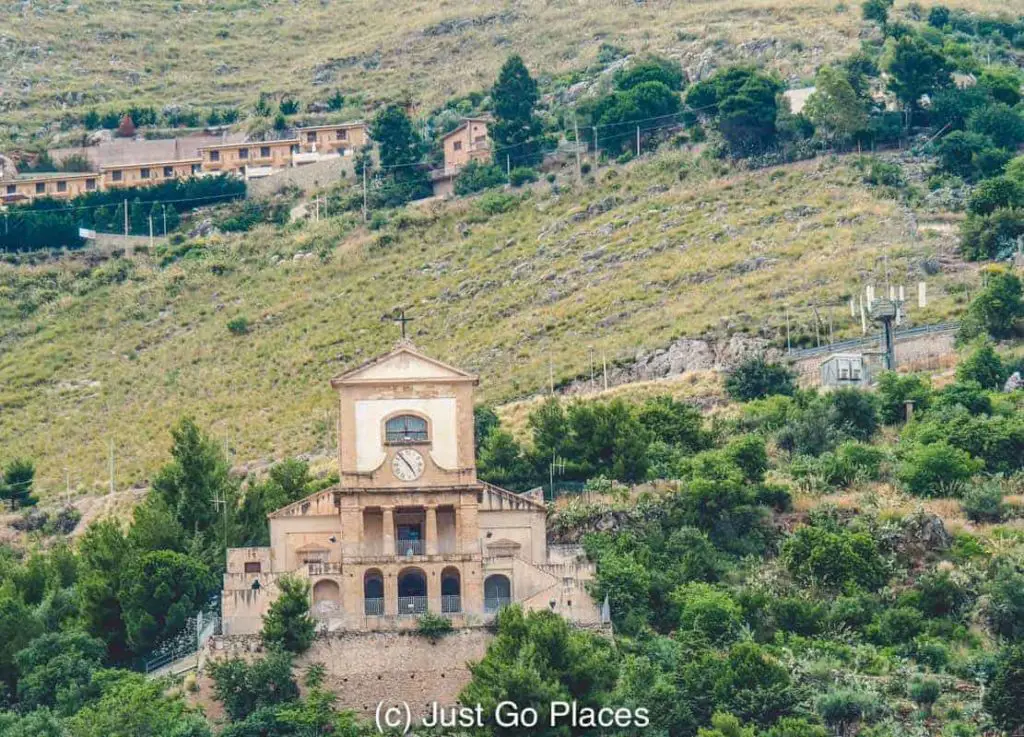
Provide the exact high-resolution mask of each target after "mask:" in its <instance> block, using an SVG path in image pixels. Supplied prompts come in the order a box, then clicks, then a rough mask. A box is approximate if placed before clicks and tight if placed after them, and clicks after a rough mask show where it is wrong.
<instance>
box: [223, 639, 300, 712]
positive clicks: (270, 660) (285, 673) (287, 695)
mask: <svg viewBox="0 0 1024 737" xmlns="http://www.w3.org/2000/svg"><path fill="white" fill-rule="evenodd" d="M210 677H211V678H212V679H213V692H214V695H215V696H216V697H217V700H218V701H220V702H221V703H222V704H223V705H224V711H225V712H227V714H228V717H230V719H231V721H233V722H241V721H243V720H245V719H247V718H248V717H249V716H250V715H252V714H254V713H256V712H257V711H259V710H260V709H265V708H267V707H273V706H277V705H279V704H284V703H290V702H294V701H296V700H297V699H298V698H299V686H298V684H297V683H296V682H295V678H294V676H293V675H292V659H291V655H289V654H288V653H286V652H282V651H276V650H275V651H271V652H269V653H267V654H266V655H265V656H264V657H262V658H259V659H258V660H254V661H253V662H251V663H248V662H246V661H245V660H243V659H242V658H227V659H225V660H218V661H214V662H213V663H212V664H211V666H210Z"/></svg>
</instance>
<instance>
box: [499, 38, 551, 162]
mask: <svg viewBox="0 0 1024 737" xmlns="http://www.w3.org/2000/svg"><path fill="white" fill-rule="evenodd" d="M538 99H539V93H538V91H537V82H536V81H535V80H534V79H533V77H531V76H530V72H529V70H527V68H526V64H524V63H523V59H522V57H520V56H519V55H518V54H513V55H512V56H510V57H509V58H508V59H507V60H506V61H505V63H504V64H503V65H502V67H501V71H500V72H499V73H498V79H497V81H496V82H495V83H494V87H493V88H492V89H491V102H492V105H493V110H494V123H493V125H492V126H491V131H490V132H491V139H492V140H493V141H494V146H495V156H496V157H499V158H501V157H508V159H509V161H510V162H511V165H512V166H514V167H518V166H534V165H536V164H537V163H538V162H539V161H540V157H541V151H540V146H539V145H538V144H539V138H540V134H541V125H540V121H539V120H537V116H536V115H535V114H534V108H535V107H536V105H537V100H538Z"/></svg>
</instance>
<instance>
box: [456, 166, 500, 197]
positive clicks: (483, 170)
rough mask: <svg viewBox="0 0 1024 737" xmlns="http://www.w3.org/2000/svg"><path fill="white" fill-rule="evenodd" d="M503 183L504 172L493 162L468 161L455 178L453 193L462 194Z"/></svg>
mask: <svg viewBox="0 0 1024 737" xmlns="http://www.w3.org/2000/svg"><path fill="white" fill-rule="evenodd" d="M504 184H505V172H503V171H502V170H501V168H500V167H497V166H494V165H493V164H481V163H480V162H479V161H470V162H469V163H468V164H466V165H465V166H464V167H463V168H462V171H461V172H459V176H457V177H456V178H455V194H457V195H460V196H464V195H469V194H474V193H476V192H482V191H483V190H485V189H490V188H491V187H500V186H502V185H504Z"/></svg>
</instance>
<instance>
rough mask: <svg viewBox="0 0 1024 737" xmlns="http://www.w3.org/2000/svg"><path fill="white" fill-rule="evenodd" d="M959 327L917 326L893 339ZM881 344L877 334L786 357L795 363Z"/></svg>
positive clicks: (789, 354)
mask: <svg viewBox="0 0 1024 737" xmlns="http://www.w3.org/2000/svg"><path fill="white" fill-rule="evenodd" d="M959 327H960V323H959V322H940V323H936V324H934V325H919V326H918V327H914V328H907V329H906V330H897V331H895V337H896V342H899V341H901V340H907V339H908V338H916V337H918V336H920V335H929V334H934V333H949V332H952V331H954V330H957V329H958V328H959ZM881 342H882V337H881V333H878V334H876V335H874V336H871V337H864V338H854V339H852V340H844V341H841V342H839V343H829V344H827V345H820V346H815V347H814V348H802V349H800V350H796V351H790V352H789V353H787V354H786V357H787V358H789V359H791V360H794V361H797V360H800V359H801V358H810V357H811V356H817V355H821V354H826V353H842V352H844V351H849V350H853V349H856V348H867V347H870V346H873V345H874V346H878V345H881Z"/></svg>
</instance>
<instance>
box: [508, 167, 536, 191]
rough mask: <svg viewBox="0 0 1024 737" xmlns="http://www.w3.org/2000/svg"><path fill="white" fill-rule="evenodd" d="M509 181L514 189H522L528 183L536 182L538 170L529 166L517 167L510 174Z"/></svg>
mask: <svg viewBox="0 0 1024 737" xmlns="http://www.w3.org/2000/svg"><path fill="white" fill-rule="evenodd" d="M508 181H509V184H511V185H512V186H513V187H522V186H523V185H524V184H526V183H527V182H536V181H537V170H536V169H531V168H529V167H528V166H517V167H516V168H515V169H513V170H512V171H510V172H509V173H508Z"/></svg>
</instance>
